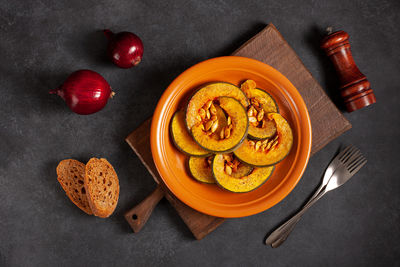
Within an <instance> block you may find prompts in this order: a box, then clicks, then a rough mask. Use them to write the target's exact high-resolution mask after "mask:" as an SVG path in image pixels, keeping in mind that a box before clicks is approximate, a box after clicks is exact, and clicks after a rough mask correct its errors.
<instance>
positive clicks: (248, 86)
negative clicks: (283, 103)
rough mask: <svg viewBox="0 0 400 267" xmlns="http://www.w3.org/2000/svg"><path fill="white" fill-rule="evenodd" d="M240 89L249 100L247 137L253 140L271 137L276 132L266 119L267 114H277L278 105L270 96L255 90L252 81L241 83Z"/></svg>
mask: <svg viewBox="0 0 400 267" xmlns="http://www.w3.org/2000/svg"><path fill="white" fill-rule="evenodd" d="M240 89H242V90H243V92H245V94H246V96H247V98H248V99H249V103H250V104H249V106H248V107H247V115H248V116H249V122H250V125H249V136H250V137H251V138H253V139H258V140H262V139H266V138H270V137H271V136H273V135H274V134H275V132H276V128H275V124H274V123H273V122H272V121H271V120H269V119H268V117H267V114H268V113H271V112H274V113H278V112H279V109H278V105H277V104H276V102H275V100H274V99H273V98H272V96H271V95H270V94H268V93H267V92H266V91H264V90H261V89H258V88H256V84H255V82H254V81H252V80H247V81H245V82H244V83H242V85H241V87H240Z"/></svg>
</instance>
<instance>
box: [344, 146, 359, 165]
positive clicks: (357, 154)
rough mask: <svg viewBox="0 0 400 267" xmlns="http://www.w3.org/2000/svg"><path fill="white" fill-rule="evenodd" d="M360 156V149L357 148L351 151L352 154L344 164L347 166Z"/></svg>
mask: <svg viewBox="0 0 400 267" xmlns="http://www.w3.org/2000/svg"><path fill="white" fill-rule="evenodd" d="M360 157H363V155H362V154H361V152H360V150H357V151H355V152H354V153H353V155H352V156H351V157H350V158H349V159H348V160H347V161H346V163H345V165H346V166H347V167H349V166H350V165H352V164H353V163H354V162H355V161H356V160H358V159H359V158H360Z"/></svg>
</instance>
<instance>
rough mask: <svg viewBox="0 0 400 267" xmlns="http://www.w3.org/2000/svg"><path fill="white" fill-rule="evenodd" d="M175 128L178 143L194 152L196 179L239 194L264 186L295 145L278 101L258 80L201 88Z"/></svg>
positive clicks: (173, 123) (192, 164) (192, 165)
mask: <svg viewBox="0 0 400 267" xmlns="http://www.w3.org/2000/svg"><path fill="white" fill-rule="evenodd" d="M170 131H171V136H172V140H173V142H174V144H175V146H176V147H177V148H178V149H179V150H180V151H182V152H183V153H185V154H187V155H190V158H189V160H188V170H189V172H190V174H191V176H192V177H193V178H194V179H195V180H197V181H199V182H202V183H208V184H213V183H217V184H218V185H219V186H220V187H222V188H224V189H226V190H228V191H231V192H236V193H245V192H249V191H252V190H254V189H256V188H258V187H259V186H261V185H262V184H264V183H265V181H267V180H268V179H269V177H270V176H271V175H272V173H273V171H274V169H275V164H277V163H279V162H280V161H281V160H283V159H284V158H285V157H286V156H287V155H288V154H289V152H290V150H291V147H292V145H293V133H292V129H291V127H290V125H289V123H288V122H287V121H286V119H285V118H284V117H283V116H282V115H280V114H279V108H278V105H277V104H276V102H275V100H274V99H273V98H272V96H271V95H270V94H269V93H267V92H266V91H264V90H262V89H259V88H257V87H256V83H255V82H254V81H253V80H246V81H245V82H243V83H242V84H241V86H240V88H239V87H237V86H235V85H232V84H230V83H225V82H215V83H210V84H207V85H205V86H203V87H201V88H200V89H199V90H197V91H196V92H195V93H194V94H193V95H192V97H191V98H190V99H189V101H188V104H187V107H186V111H182V110H181V111H177V112H176V113H175V114H174V116H173V117H172V120H171V122H170ZM213 154H214V155H213Z"/></svg>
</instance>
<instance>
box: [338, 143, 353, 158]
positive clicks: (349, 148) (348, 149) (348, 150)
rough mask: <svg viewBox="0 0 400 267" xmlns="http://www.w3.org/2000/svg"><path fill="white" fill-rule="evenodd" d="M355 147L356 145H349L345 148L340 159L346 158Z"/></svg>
mask: <svg viewBox="0 0 400 267" xmlns="http://www.w3.org/2000/svg"><path fill="white" fill-rule="evenodd" d="M353 149H354V146H352V145H349V146H347V147H346V148H345V149H344V150H343V154H342V155H341V156H340V158H339V160H342V159H344V158H345V157H346V156H347V155H349V154H350V153H351V151H352V150H353Z"/></svg>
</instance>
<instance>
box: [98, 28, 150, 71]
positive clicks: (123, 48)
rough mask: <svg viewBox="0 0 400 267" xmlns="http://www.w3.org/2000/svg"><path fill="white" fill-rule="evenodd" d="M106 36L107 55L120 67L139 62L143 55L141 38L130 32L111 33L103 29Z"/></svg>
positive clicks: (130, 65)
mask: <svg viewBox="0 0 400 267" xmlns="http://www.w3.org/2000/svg"><path fill="white" fill-rule="evenodd" d="M104 34H105V35H106V36H107V38H108V40H109V43H108V56H109V57H110V59H111V60H112V62H114V64H115V65H117V66H118V67H120V68H124V69H127V68H131V67H133V66H136V65H137V64H139V63H140V61H141V60H142V56H143V43H142V40H140V38H139V37H138V36H137V35H136V34H133V33H131V32H120V33H117V34H114V33H112V32H111V31H110V30H104Z"/></svg>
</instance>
